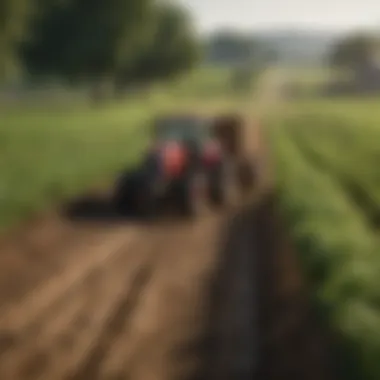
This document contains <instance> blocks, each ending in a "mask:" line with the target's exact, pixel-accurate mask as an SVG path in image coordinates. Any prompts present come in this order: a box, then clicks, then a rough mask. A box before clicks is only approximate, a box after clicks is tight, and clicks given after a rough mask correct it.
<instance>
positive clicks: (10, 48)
mask: <svg viewBox="0 0 380 380" xmlns="http://www.w3.org/2000/svg"><path fill="white" fill-rule="evenodd" d="M32 5H33V4H32V2H31V0H0V77H4V76H5V75H6V74H7V73H8V70H9V68H10V67H11V66H12V64H13V63H14V61H15V59H16V57H15V49H17V44H18V43H19V42H20V41H21V40H22V38H23V37H24V35H25V31H26V25H27V21H28V15H29V12H30V10H31V6H32Z"/></svg>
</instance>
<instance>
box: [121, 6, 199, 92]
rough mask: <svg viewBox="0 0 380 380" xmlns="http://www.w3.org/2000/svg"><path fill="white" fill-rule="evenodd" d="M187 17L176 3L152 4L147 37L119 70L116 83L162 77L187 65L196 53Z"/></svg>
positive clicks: (195, 39) (195, 60)
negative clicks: (133, 57) (134, 57)
mask: <svg viewBox="0 0 380 380" xmlns="http://www.w3.org/2000/svg"><path fill="white" fill-rule="evenodd" d="M191 21H192V20H191V18H190V17H189V15H188V13H187V12H186V11H185V10H184V9H182V8H181V7H179V6H176V5H173V4H168V3H164V4H159V5H156V8H155V18H154V21H153V22H152V29H151V31H150V32H151V34H150V38H149V39H147V40H146V41H145V42H146V43H145V45H144V46H143V48H142V49H141V50H140V53H139V54H138V55H137V56H136V59H135V60H134V61H133V62H132V64H127V65H125V66H124V67H123V69H122V70H120V71H119V75H118V77H117V80H118V81H119V83H120V84H121V85H124V84H128V83H130V82H139V83H141V82H149V81H151V80H153V79H156V78H157V79H165V78H168V77H171V76H174V75H176V74H178V73H181V72H182V71H184V70H187V69H190V68H191V67H192V66H193V65H194V64H195V63H196V62H197V61H198V58H199V57H200V55H199V52H200V50H199V43H198V40H197V38H196V36H195V33H194V30H193V26H192V22H191ZM128 63H130V62H128Z"/></svg>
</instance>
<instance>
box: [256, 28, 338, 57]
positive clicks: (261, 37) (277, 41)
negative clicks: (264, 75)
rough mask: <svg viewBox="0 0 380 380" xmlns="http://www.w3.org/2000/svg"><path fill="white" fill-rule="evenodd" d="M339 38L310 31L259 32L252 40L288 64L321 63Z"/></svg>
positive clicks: (327, 33)
mask: <svg viewBox="0 0 380 380" xmlns="http://www.w3.org/2000/svg"><path fill="white" fill-rule="evenodd" d="M340 37H341V34H338V33H334V32H328V31H310V30H278V31H259V32H255V33H254V34H253V35H252V39H255V40H256V41H258V42H259V43H260V44H262V45H264V46H265V47H267V48H269V49H271V50H273V51H275V52H276V54H277V56H278V59H279V60H280V61H281V62H283V63H289V64H297V63H311V64H312V63H317V62H320V61H323V60H324V59H325V58H326V57H327V55H328V53H329V51H330V49H331V47H332V45H333V44H335V43H336V42H337V40H338V39H339V38H340Z"/></svg>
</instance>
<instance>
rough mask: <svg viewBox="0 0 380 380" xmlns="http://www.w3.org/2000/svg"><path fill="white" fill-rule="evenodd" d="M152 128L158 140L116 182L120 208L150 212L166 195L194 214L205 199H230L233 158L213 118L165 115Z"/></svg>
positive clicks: (221, 201) (215, 201)
mask: <svg viewBox="0 0 380 380" xmlns="http://www.w3.org/2000/svg"><path fill="white" fill-rule="evenodd" d="M152 132H153V143H152V145H151V147H150V148H149V150H148V152H147V153H146V155H145V156H144V158H143V161H142V162H141V164H140V165H139V166H138V167H137V168H136V169H135V170H133V171H132V172H129V173H126V174H124V175H123V176H121V178H120V179H119V181H118V183H117V186H116V192H115V197H114V198H115V203H116V207H117V208H118V210H120V211H121V212H122V213H137V214H144V215H151V214H152V213H154V211H155V210H156V209H157V206H158V205H159V204H161V202H162V201H167V202H170V203H172V204H174V205H175V207H176V209H177V210H178V211H179V212H180V213H181V214H182V215H185V216H193V215H196V214H197V213H198V211H199V206H200V204H202V203H203V202H202V201H204V200H205V199H206V200H208V202H209V203H210V204H211V205H212V206H222V205H224V204H225V203H226V202H227V198H228V191H227V189H228V186H227V183H228V179H229V178H230V174H231V171H233V164H232V161H233V160H232V155H231V154H230V152H228V150H227V149H226V148H225V146H224V144H223V140H222V139H221V138H220V136H218V134H217V133H216V129H215V120H214V119H211V118H208V117H203V116H198V115H193V114H191V115H188V114H180V115H169V116H164V117H160V118H158V119H157V120H156V121H155V123H154V125H153V131H152Z"/></svg>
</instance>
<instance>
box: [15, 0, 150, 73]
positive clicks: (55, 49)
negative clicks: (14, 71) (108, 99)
mask: <svg viewBox="0 0 380 380" xmlns="http://www.w3.org/2000/svg"><path fill="white" fill-rule="evenodd" d="M151 7H152V4H151V1H150V0H110V1H107V2H104V1H101V0H94V1H92V2H88V1H87V0H76V1H74V0H67V1H62V2H54V3H49V4H45V8H44V9H43V10H42V12H41V13H40V14H39V15H37V16H36V18H35V20H34V22H33V24H32V28H31V31H32V38H31V40H30V41H28V43H27V44H26V45H25V46H24V47H23V49H22V52H23V57H24V60H25V63H26V67H27V68H28V70H29V72H31V73H33V74H43V75H46V74H50V75H52V74H53V75H64V76H67V77H69V78H75V79H78V78H82V77H90V78H91V77H93V76H95V77H96V76H107V75H111V74H112V73H113V72H114V71H115V70H116V68H118V67H119V66H120V65H122V64H124V63H125V61H127V60H128V59H131V56H133V55H134V54H136V49H138V47H139V45H140V44H141V43H142V40H143V38H144V37H145V35H144V31H145V29H146V28H147V25H148V23H149V21H150V17H151V14H150V12H151Z"/></svg>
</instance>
